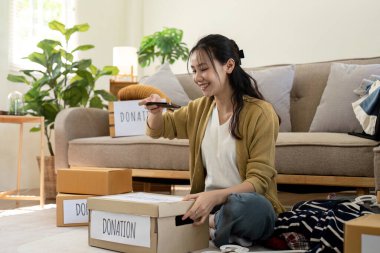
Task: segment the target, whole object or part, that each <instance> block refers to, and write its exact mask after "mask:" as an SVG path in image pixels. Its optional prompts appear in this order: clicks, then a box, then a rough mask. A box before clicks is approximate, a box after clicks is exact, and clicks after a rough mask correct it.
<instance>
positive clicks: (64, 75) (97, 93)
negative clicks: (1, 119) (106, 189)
mask: <svg viewBox="0 0 380 253" xmlns="http://www.w3.org/2000/svg"><path fill="white" fill-rule="evenodd" d="M89 27H90V26H89V25H88V24H79V25H74V26H73V27H69V28H66V27H65V25H64V24H62V23H60V22H58V21H51V22H50V23H49V28H50V29H52V30H56V31H58V32H60V33H61V34H62V35H63V37H64V40H63V41H64V43H61V41H57V40H51V39H44V40H41V41H40V42H39V43H38V44H37V47H38V48H39V49H41V52H33V53H31V54H30V55H28V56H27V57H26V59H28V60H30V61H31V62H34V63H37V64H38V65H39V67H38V68H37V67H36V69H31V70H30V69H25V70H20V72H21V75H13V74H9V75H8V77H7V79H8V80H9V81H11V82H16V83H20V82H21V83H25V84H27V85H28V86H30V89H29V90H28V91H27V92H26V93H25V95H24V101H23V102H24V107H23V110H24V111H23V112H25V113H26V114H29V115H33V116H43V117H44V121H45V124H44V130H45V136H46V140H47V144H48V149H49V153H50V155H51V156H45V192H46V198H55V195H56V190H55V178H56V174H55V168H54V150H53V147H52V143H51V137H52V135H51V134H52V130H53V129H54V121H55V118H56V116H57V114H58V113H59V112H60V111H62V110H63V109H65V108H69V107H95V108H106V107H107V101H114V100H116V97H115V96H113V95H112V94H110V93H109V92H107V91H105V90H99V89H96V88H95V82H96V81H97V80H98V79H99V78H100V77H102V76H107V75H116V74H117V73H118V69H117V67H113V66H106V67H104V68H103V69H98V68H97V67H95V66H94V65H93V64H92V61H91V59H82V60H77V59H75V58H76V57H75V52H76V51H85V50H89V49H92V48H94V46H93V45H80V46H78V47H76V48H74V49H69V41H70V38H71V36H72V35H73V34H75V33H76V32H85V31H88V29H89ZM40 127H41V126H36V127H33V128H32V129H31V131H32V132H36V131H39V130H40ZM38 160H39V157H38ZM38 164H40V161H39V162H38Z"/></svg>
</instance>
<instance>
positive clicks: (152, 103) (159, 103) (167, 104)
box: [145, 102, 181, 109]
mask: <svg viewBox="0 0 380 253" xmlns="http://www.w3.org/2000/svg"><path fill="white" fill-rule="evenodd" d="M145 105H146V106H149V105H157V106H159V107H163V108H169V109H178V108H181V106H179V105H176V104H172V103H167V102H147V103H146V104H145Z"/></svg>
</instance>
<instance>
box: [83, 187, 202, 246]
mask: <svg viewBox="0 0 380 253" xmlns="http://www.w3.org/2000/svg"><path fill="white" fill-rule="evenodd" d="M192 204H193V201H182V197H179V196H173V195H162V194H153V193H142V192H138V193H129V194H120V195H114V196H103V197H94V198H89V199H88V209H89V210H90V222H89V245H91V246H95V247H100V248H105V249H110V250H115V251H119V252H134V253H168V252H175V253H185V252H189V251H194V250H199V249H204V248H207V247H208V246H209V233H208V224H207V222H206V223H205V224H203V225H201V226H194V225H193V224H192V223H190V222H189V221H191V220H190V219H189V220H186V221H182V219H181V218H182V215H183V214H184V213H186V211H187V210H188V209H189V208H190V207H191V206H192Z"/></svg>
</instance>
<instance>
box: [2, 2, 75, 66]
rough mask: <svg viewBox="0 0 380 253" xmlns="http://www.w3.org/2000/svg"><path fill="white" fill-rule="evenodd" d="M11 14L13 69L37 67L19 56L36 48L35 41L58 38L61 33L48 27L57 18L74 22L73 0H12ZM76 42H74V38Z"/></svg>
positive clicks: (66, 23)
mask: <svg viewBox="0 0 380 253" xmlns="http://www.w3.org/2000/svg"><path fill="white" fill-rule="evenodd" d="M10 6H11V12H10V13H11V15H10V56H9V57H10V67H11V68H12V69H14V70H17V69H28V68H36V66H35V65H33V63H31V62H29V61H27V60H25V59H22V58H24V57H26V56H28V55H29V54H31V53H32V52H34V51H39V50H38V48H37V43H38V42H39V41H40V40H42V39H45V38H49V39H55V40H61V39H62V37H61V36H62V35H61V34H59V32H57V31H52V30H50V29H49V26H48V23H49V22H50V21H52V20H57V21H59V22H61V23H63V24H65V25H66V26H73V25H74V24H75V8H74V1H73V0H64V1H62V0H12V4H11V5H10ZM74 43H75V42H74Z"/></svg>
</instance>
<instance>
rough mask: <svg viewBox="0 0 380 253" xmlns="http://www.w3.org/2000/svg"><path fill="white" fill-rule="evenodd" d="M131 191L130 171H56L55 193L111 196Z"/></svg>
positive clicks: (100, 169) (84, 169) (96, 169)
mask: <svg viewBox="0 0 380 253" xmlns="http://www.w3.org/2000/svg"><path fill="white" fill-rule="evenodd" d="M131 191H132V170H129V169H111V168H86V167H83V168H82V167H76V168H71V169H58V170H57V192H60V193H74V194H88V195H112V194H119V193H126V192H131Z"/></svg>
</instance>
